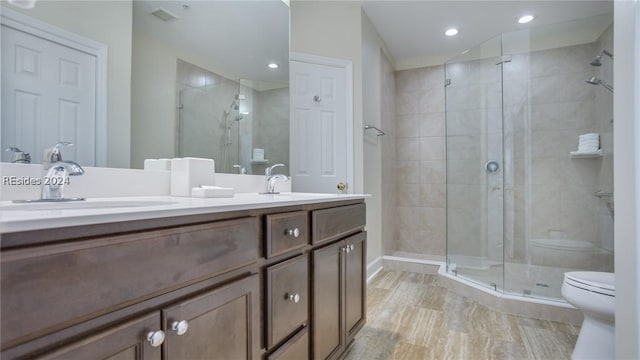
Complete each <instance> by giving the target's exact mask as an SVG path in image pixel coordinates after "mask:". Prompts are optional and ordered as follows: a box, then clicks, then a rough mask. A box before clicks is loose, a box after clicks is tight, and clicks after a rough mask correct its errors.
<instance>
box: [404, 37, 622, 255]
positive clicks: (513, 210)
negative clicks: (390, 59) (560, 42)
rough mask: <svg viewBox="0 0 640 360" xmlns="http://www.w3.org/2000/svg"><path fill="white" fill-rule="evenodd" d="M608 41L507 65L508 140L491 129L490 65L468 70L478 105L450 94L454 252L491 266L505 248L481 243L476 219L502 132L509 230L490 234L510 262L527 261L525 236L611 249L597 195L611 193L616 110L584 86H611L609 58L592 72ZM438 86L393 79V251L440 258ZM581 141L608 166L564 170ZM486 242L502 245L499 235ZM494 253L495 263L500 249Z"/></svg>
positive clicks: (519, 57)
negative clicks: (599, 150) (586, 136)
mask: <svg viewBox="0 0 640 360" xmlns="http://www.w3.org/2000/svg"><path fill="white" fill-rule="evenodd" d="M611 39H612V32H611V29H609V30H607V31H605V33H604V34H603V35H602V37H601V38H600V40H599V41H598V42H596V43H591V44H584V45H577V46H570V47H564V48H558V49H551V50H544V51H536V52H531V53H524V54H513V56H512V60H511V62H509V63H506V64H505V66H504V69H503V82H502V85H503V86H504V93H503V95H504V98H503V102H504V129H502V128H501V127H502V124H496V123H492V119H494V120H497V121H498V122H499V120H500V109H501V107H500V97H499V96H500V90H501V81H500V73H499V72H498V73H497V76H494V74H495V73H494V71H496V70H495V69H496V66H495V62H494V63H491V62H489V61H485V62H484V63H482V62H479V61H477V62H476V63H475V64H472V63H470V64H468V69H467V73H466V74H463V75H465V76H467V81H468V83H469V86H470V88H473V87H476V88H478V87H479V88H481V89H482V90H480V91H476V92H475V94H476V95H475V97H474V95H473V94H474V91H466V92H465V91H462V93H458V94H454V93H452V94H447V96H448V98H447V101H448V102H449V104H450V105H453V110H457V111H458V113H457V114H450V115H455V116H450V117H449V121H450V122H449V124H448V128H447V132H448V136H449V137H450V139H449V141H450V149H449V156H450V157H452V159H450V161H452V162H451V163H450V164H449V165H450V169H449V172H450V173H449V176H450V179H449V183H450V186H454V187H455V189H450V194H449V196H450V198H449V203H450V204H451V205H452V206H454V207H456V206H457V208H458V209H459V210H460V211H459V213H458V214H457V219H452V218H451V216H450V219H447V220H448V221H449V223H450V224H449V225H450V228H449V229H450V231H452V230H453V232H454V233H455V239H453V238H452V239H450V241H452V240H454V241H457V243H450V244H449V246H453V247H454V249H455V248H457V249H459V250H460V252H461V253H462V254H463V255H467V256H477V257H487V256H488V255H489V254H491V252H492V250H495V249H492V248H491V247H492V246H500V244H499V242H498V241H493V243H491V242H490V241H489V239H488V238H487V234H491V231H490V227H489V228H488V227H487V224H486V221H485V220H486V219H484V218H483V216H486V214H487V213H488V210H487V207H486V204H487V201H489V200H490V199H488V198H487V195H482V194H481V193H483V192H484V193H487V192H486V189H488V190H491V188H492V186H493V185H492V186H487V180H486V179H485V175H484V169H483V164H484V161H486V160H487V158H486V157H487V154H489V153H492V152H493V153H496V154H497V155H502V154H500V152H501V151H502V146H501V145H502V143H501V142H502V137H501V136H500V134H499V133H494V130H496V129H497V131H498V132H500V131H502V130H503V131H504V145H505V148H504V157H505V164H504V165H505V169H504V170H505V171H507V174H506V175H505V177H504V180H505V183H504V184H498V185H500V186H504V203H503V202H502V199H500V203H501V204H502V203H503V204H504V213H505V216H504V227H502V226H497V227H496V228H498V227H499V228H501V230H502V229H504V231H505V233H504V246H505V252H504V253H505V255H506V259H505V260H506V261H515V262H525V261H526V260H527V251H526V239H527V237H528V238H548V237H549V236H550V232H559V233H560V234H564V236H565V237H566V238H568V239H576V240H586V241H590V242H592V243H593V244H594V245H596V246H597V247H605V248H606V247H607V245H606V242H607V241H608V240H607V239H608V238H609V237H611V238H612V229H607V228H606V227H607V226H608V224H607V221H608V220H607V216H608V213H607V212H608V211H609V210H608V207H607V205H606V201H607V199H603V200H599V199H598V198H596V197H595V196H594V194H595V192H596V191H598V190H603V191H612V183H613V182H612V173H613V172H612V165H611V163H612V161H611V160H612V146H611V145H612V140H611V129H612V128H611V124H610V121H611V119H610V118H611V109H612V101H611V94H610V93H609V92H608V91H607V90H606V89H604V88H603V87H600V86H598V87H595V86H592V85H589V84H586V83H585V80H586V79H587V78H589V77H591V76H593V75H594V74H595V75H596V76H598V77H600V78H602V79H603V80H604V81H607V82H609V83H611V78H612V77H611V73H612V72H611V68H610V67H609V68H607V65H610V63H609V64H607V63H606V62H607V61H608V60H610V59H604V58H603V64H604V65H603V66H602V67H601V68H594V67H591V66H590V65H589V62H590V61H591V59H592V58H593V56H595V55H596V54H597V53H598V52H599V51H600V50H601V48H603V47H604V48H607V50H609V51H612V44H611V43H612V41H611ZM469 71H470V72H469ZM473 71H475V73H473ZM498 71H499V70H498ZM469 77H473V78H469ZM470 79H471V80H470ZM474 79H475V80H474ZM459 80H462V78H461V79H459ZM454 81H455V80H454ZM443 82H444V70H443V68H442V67H429V68H421V69H412V70H405V71H398V72H396V91H397V96H396V141H397V144H396V148H397V155H396V159H397V161H396V164H397V165H396V166H397V170H396V181H397V184H396V189H397V200H396V206H397V208H396V216H397V221H396V241H397V248H396V251H399V252H410V253H418V254H425V255H431V256H434V255H435V256H443V255H445V245H446V239H445V212H446V203H445V183H446V182H445V138H444V136H445V131H444V128H445V126H444V109H445V103H444V91H445V90H444V89H445V88H444V86H443ZM476 90H477V89H476ZM460 95H462V97H461V96H460ZM453 96H455V97H453ZM464 96H470V98H469V99H465V97H464ZM471 97H473V98H471ZM496 99H497V101H496ZM474 104H475V105H474ZM476 105H477V106H476ZM456 106H457V107H458V108H457V109H456ZM487 109H489V110H487ZM586 132H600V133H601V137H602V140H601V141H602V147H603V149H604V151H605V156H604V157H603V158H596V159H570V158H569V152H570V151H574V150H576V148H577V143H578V136H579V135H580V134H583V133H586ZM496 146H497V147H498V148H499V149H495V147H496ZM452 151H453V152H452ZM496 154H493V155H496ZM483 179H484V180H483ZM451 184H453V185H451ZM489 185H491V184H489ZM498 190H499V191H498V192H499V193H501V192H502V189H501V188H498ZM456 201H457V202H458V205H456ZM465 209H466V210H465ZM474 209H481V210H482V211H475V210H474ZM449 210H455V209H449ZM465 211H466V212H465ZM482 214H485V215H482ZM609 219H612V218H609ZM609 222H610V224H609V225H611V226H610V227H611V228H612V221H609ZM491 236H493V237H495V236H500V237H501V233H500V232H496V233H494V234H493V235H491ZM494 252H499V253H502V248H500V249H499V251H494Z"/></svg>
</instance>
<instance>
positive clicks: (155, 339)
mask: <svg viewBox="0 0 640 360" xmlns="http://www.w3.org/2000/svg"><path fill="white" fill-rule="evenodd" d="M147 341H148V342H149V344H151V346H153V347H158V346H160V345H162V343H163V342H164V331H162V330H158V331H149V332H148V333H147Z"/></svg>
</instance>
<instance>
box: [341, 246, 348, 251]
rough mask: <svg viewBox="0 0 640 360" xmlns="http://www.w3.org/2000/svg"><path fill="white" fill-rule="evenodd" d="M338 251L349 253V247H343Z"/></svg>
mask: <svg viewBox="0 0 640 360" xmlns="http://www.w3.org/2000/svg"><path fill="white" fill-rule="evenodd" d="M340 251H342V252H349V247H348V246H343V247H341V248H340Z"/></svg>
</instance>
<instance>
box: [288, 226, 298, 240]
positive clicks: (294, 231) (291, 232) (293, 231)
mask: <svg viewBox="0 0 640 360" xmlns="http://www.w3.org/2000/svg"><path fill="white" fill-rule="evenodd" d="M287 235H289V236H293V237H295V238H297V237H299V236H300V229H298V228H295V229H289V230H287Z"/></svg>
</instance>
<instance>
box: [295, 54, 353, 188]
mask: <svg viewBox="0 0 640 360" xmlns="http://www.w3.org/2000/svg"><path fill="white" fill-rule="evenodd" d="M290 66H291V77H290V82H291V85H290V88H291V133H290V135H291V136H290V148H291V150H290V151H291V156H290V162H291V164H290V171H291V178H292V185H291V186H292V190H293V191H297V192H322V193H336V192H345V193H346V192H348V187H347V189H345V190H343V191H340V190H338V188H337V186H338V184H339V183H344V184H347V133H348V129H347V114H346V111H347V96H346V95H347V94H346V70H345V69H344V68H340V67H334V66H327V65H318V64H311V63H306V62H300V61H291V64H290ZM347 186H348V184H347Z"/></svg>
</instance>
